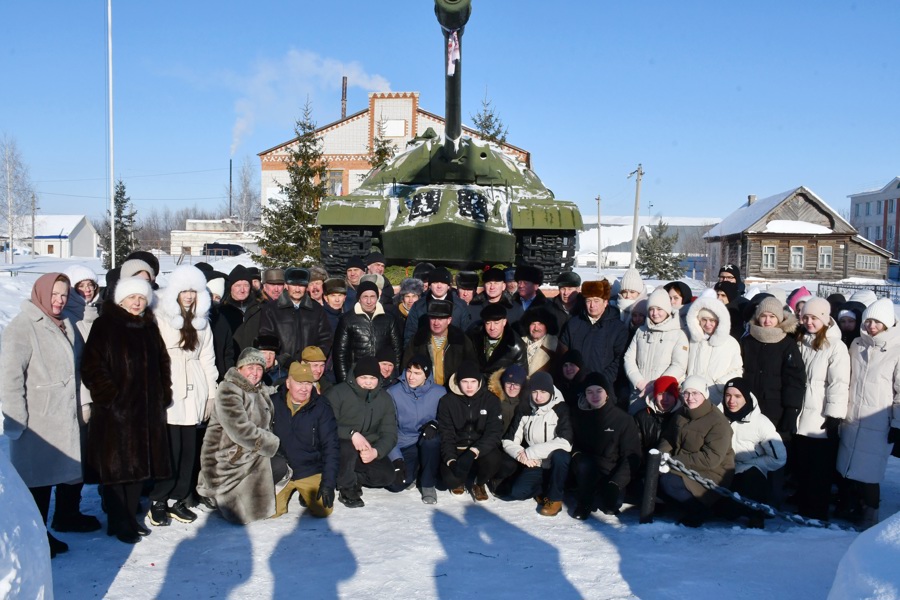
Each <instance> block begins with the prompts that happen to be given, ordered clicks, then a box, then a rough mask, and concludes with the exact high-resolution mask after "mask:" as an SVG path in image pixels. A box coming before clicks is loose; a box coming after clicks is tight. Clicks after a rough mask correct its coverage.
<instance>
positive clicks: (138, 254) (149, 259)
mask: <svg viewBox="0 0 900 600" xmlns="http://www.w3.org/2000/svg"><path fill="white" fill-rule="evenodd" d="M131 259H137V260H142V261H144V262H145V263H146V264H147V265H149V266H150V271H149V272H150V279H151V280H153V281H156V276H157V275H159V259H158V258H156V255H155V254H153V253H152V252H147V251H146V250H135V251H134V252H132V253H131V254H129V255H128V256H126V257H125V261H126V262H127V261H129V260H131ZM123 264H124V263H123ZM122 277H125V275H124V274H123V275H122Z"/></svg>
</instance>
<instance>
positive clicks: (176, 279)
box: [158, 265, 212, 330]
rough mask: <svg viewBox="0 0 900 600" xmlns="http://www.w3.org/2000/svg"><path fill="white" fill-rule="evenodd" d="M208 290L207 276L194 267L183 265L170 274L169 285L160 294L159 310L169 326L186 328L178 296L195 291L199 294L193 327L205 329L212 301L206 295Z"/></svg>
mask: <svg viewBox="0 0 900 600" xmlns="http://www.w3.org/2000/svg"><path fill="white" fill-rule="evenodd" d="M205 289H206V275H204V274H203V271H201V270H200V269H198V268H197V267H194V266H192V265H181V266H180V267H176V268H175V270H174V271H172V273H170V274H169V277H168V284H167V285H166V287H164V288H163V289H162V290H160V292H159V299H158V300H159V310H160V311H161V312H162V313H164V314H165V315H167V317H168V321H169V324H170V325H171V326H172V327H174V328H175V329H181V328H183V327H184V317H182V315H181V305H180V303H179V302H178V296H179V294H181V292H185V291H188V290H193V291H195V292H197V299H196V300H195V301H194V318H193V319H192V320H191V325H193V326H194V329H197V330H200V329H205V328H206V325H207V323H208V321H207V315H208V314H209V307H210V305H211V304H212V299H211V298H210V297H209V294H204V293H203V290H205Z"/></svg>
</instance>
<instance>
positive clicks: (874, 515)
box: [860, 506, 878, 530]
mask: <svg viewBox="0 0 900 600" xmlns="http://www.w3.org/2000/svg"><path fill="white" fill-rule="evenodd" d="M877 524H878V509H877V508H873V507H871V506H864V507H863V514H862V522H861V523H860V529H862V530H866V529H868V528H869V527H872V526H873V525H877Z"/></svg>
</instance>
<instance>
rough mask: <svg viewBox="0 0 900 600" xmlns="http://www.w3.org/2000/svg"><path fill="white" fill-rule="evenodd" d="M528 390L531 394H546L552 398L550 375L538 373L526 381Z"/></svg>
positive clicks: (551, 379) (542, 372)
mask: <svg viewBox="0 0 900 600" xmlns="http://www.w3.org/2000/svg"><path fill="white" fill-rule="evenodd" d="M528 388H529V389H530V390H531V391H532V392H537V391H541V392H547V393H548V394H550V397H551V398H553V393H554V391H553V378H552V377H551V376H550V373H547V372H544V371H538V372H537V373H535V374H534V375H532V376H531V377H530V378H529V379H528Z"/></svg>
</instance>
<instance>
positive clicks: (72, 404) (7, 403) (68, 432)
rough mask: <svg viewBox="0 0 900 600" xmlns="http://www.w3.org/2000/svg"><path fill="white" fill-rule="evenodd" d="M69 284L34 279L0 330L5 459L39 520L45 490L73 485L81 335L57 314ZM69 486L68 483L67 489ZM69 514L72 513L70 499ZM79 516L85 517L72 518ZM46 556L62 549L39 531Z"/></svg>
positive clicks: (77, 476) (77, 462) (77, 465)
mask: <svg viewBox="0 0 900 600" xmlns="http://www.w3.org/2000/svg"><path fill="white" fill-rule="evenodd" d="M68 294H69V279H68V278H67V277H66V276H65V275H63V274H62V273H47V274H46V275H42V276H41V277H39V278H38V280H37V281H36V282H35V284H34V287H33V288H32V290H31V299H30V300H25V301H24V302H22V312H21V313H19V314H18V315H17V316H16V317H15V318H14V319H13V320H12V321H11V322H10V324H9V325H7V327H6V329H5V330H4V331H3V343H2V345H0V370H2V372H3V376H4V380H3V385H2V386H0V405H2V408H3V432H4V433H5V434H6V437H7V438H9V440H10V443H9V454H10V461H11V462H12V464H13V466H14V467H15V468H16V471H18V473H19V476H21V477H22V480H23V481H24V482H25V485H27V486H28V489H29V490H30V491H31V494H32V496H34V501H35V503H36V504H37V506H38V509H39V510H40V512H41V516H42V517H43V518H44V522H45V523H46V521H47V514H48V513H49V511H50V493H51V491H52V489H53V486H56V488H57V502H59V496H60V495H61V494H64V492H61V491H60V489H61V488H62V487H64V486H63V485H62V484H67V483H77V482H79V481H81V474H82V473H81V435H80V431H79V419H80V418H81V411H80V408H79V406H78V375H77V370H76V365H77V362H78V357H79V354H80V352H81V342H80V340H81V337H80V336H78V334H77V332H76V331H75V329H74V327H73V326H72V323H71V322H70V321H69V320H68V319H66V318H65V317H64V316H63V314H62V313H63V307H64V306H65V305H66V298H67V296H68ZM69 487H71V486H69ZM74 510H75V512H76V513H78V504H77V498H76V499H75V506H74ZM78 514H79V516H80V517H81V518H82V519H91V520H93V522H94V524H96V525H97V526H95V527H93V528H92V529H89V528H85V529H82V531H91V530H93V529H97V528H98V527H99V524H98V522H97V520H96V519H95V518H93V517H87V516H85V515H81V514H80V513H78ZM47 540H48V542H49V543H50V556H51V557H53V556H56V554H58V553H61V552H65V551H66V550H68V546H67V545H66V544H65V543H63V542H61V541H59V540H57V539H56V538H55V537H53V536H52V535H50V533H49V532H48V533H47Z"/></svg>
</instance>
